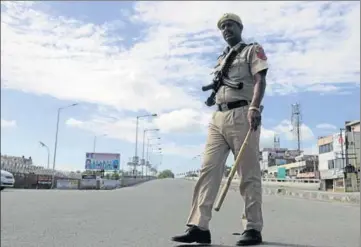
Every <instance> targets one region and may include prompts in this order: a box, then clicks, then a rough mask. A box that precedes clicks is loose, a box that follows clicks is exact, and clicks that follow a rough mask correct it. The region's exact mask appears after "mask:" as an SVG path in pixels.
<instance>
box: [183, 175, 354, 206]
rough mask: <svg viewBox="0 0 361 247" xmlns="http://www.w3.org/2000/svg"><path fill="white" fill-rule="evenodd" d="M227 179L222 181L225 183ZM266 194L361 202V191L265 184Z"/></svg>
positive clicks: (264, 190)
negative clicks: (337, 191) (270, 185)
mask: <svg viewBox="0 0 361 247" xmlns="http://www.w3.org/2000/svg"><path fill="white" fill-rule="evenodd" d="M186 179H187V180H191V181H196V180H197V178H186ZM225 182H226V180H225V179H224V180H223V181H222V184H224V183H225ZM238 184H239V181H238V180H234V181H233V182H232V184H231V186H230V190H233V191H237V190H238ZM263 194H264V195H274V196H285V197H297V198H303V199H309V200H320V201H334V202H343V203H352V204H360V193H359V192H350V193H335V192H327V191H307V190H301V189H295V188H285V187H281V186H280V187H279V188H277V187H271V188H270V187H265V186H263Z"/></svg>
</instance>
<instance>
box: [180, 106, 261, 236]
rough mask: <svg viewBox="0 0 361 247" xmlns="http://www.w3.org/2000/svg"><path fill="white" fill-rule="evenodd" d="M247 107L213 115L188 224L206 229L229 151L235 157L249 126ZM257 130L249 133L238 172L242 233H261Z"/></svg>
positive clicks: (258, 130)
mask: <svg viewBox="0 0 361 247" xmlns="http://www.w3.org/2000/svg"><path fill="white" fill-rule="evenodd" d="M247 113H248V106H246V107H240V108H236V109H232V110H229V111H224V112H220V111H217V112H215V113H213V116H212V121H211V123H210V125H209V129H208V137H207V143H206V147H205V151H204V157H203V164H202V168H201V171H200V176H199V179H198V181H197V184H196V186H195V188H194V193H193V199H192V208H191V212H190V215H189V218H188V221H187V225H188V226H190V225H196V226H198V227H200V228H201V229H205V230H206V229H209V221H210V220H211V218H212V208H213V204H214V201H215V199H216V196H217V194H218V191H219V188H220V185H221V181H222V178H224V168H225V163H226V160H227V157H228V155H229V152H230V150H231V151H232V152H233V154H234V156H235V158H236V157H237V154H238V152H239V149H240V148H241V146H242V144H243V141H244V138H245V137H246V134H247V131H248V130H249V127H250V126H249V123H248V120H247ZM259 139H260V127H259V128H258V129H257V131H255V132H252V133H251V136H250V138H249V142H248V145H247V146H246V148H245V150H244V153H243V155H242V159H241V163H240V166H239V169H238V171H237V173H238V175H239V176H240V178H241V182H240V186H239V188H240V193H241V196H242V198H243V201H244V209H243V215H242V224H243V227H244V230H248V229H255V230H258V231H262V228H263V218H262V187H261V183H262V178H261V169H260V164H259Z"/></svg>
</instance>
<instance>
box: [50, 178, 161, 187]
mask: <svg viewBox="0 0 361 247" xmlns="http://www.w3.org/2000/svg"><path fill="white" fill-rule="evenodd" d="M154 179H156V177H150V176H148V177H123V178H121V179H119V180H110V179H79V180H67V179H59V180H57V181H56V186H55V188H56V189H62V190H77V189H80V190H87V189H88V190H89V189H90V190H112V189H118V188H122V187H129V186H133V185H136V184H140V183H144V182H147V181H150V180H154Z"/></svg>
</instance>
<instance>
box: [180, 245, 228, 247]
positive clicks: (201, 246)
mask: <svg viewBox="0 0 361 247" xmlns="http://www.w3.org/2000/svg"><path fill="white" fill-rule="evenodd" d="M195 246H197V247H203V246H204V247H205V246H207V247H233V246H231V245H222V244H181V245H175V246H174V247H195Z"/></svg>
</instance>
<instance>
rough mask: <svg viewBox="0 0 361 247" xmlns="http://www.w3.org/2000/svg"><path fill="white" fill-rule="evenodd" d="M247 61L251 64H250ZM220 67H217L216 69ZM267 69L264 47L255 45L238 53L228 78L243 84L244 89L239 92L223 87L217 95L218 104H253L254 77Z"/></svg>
mask: <svg viewBox="0 0 361 247" xmlns="http://www.w3.org/2000/svg"><path fill="white" fill-rule="evenodd" d="M239 44H241V43H239ZM239 44H238V45H239ZM246 56H248V60H246ZM221 59H222V58H221ZM247 61H249V62H250V63H249V64H248V63H247ZM223 62H224V61H223V60H222V61H220V62H219V64H220V65H222V63H223ZM219 67H220V66H217V67H216V69H217V68H219ZM265 69H268V63H267V57H266V55H265V53H264V51H263V48H262V46H261V45H259V44H253V45H249V46H247V47H245V48H244V49H243V50H242V52H240V53H238V55H237V56H236V58H235V59H234V61H233V63H232V65H231V67H230V69H229V72H228V78H229V79H231V80H233V81H236V82H243V88H242V89H240V90H239V89H233V88H230V87H228V86H221V87H220V89H219V90H218V92H217V94H216V104H222V103H229V102H233V101H238V100H247V101H249V102H251V101H252V98H253V89H254V79H253V76H254V75H255V74H257V73H258V72H260V71H262V70H265Z"/></svg>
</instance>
